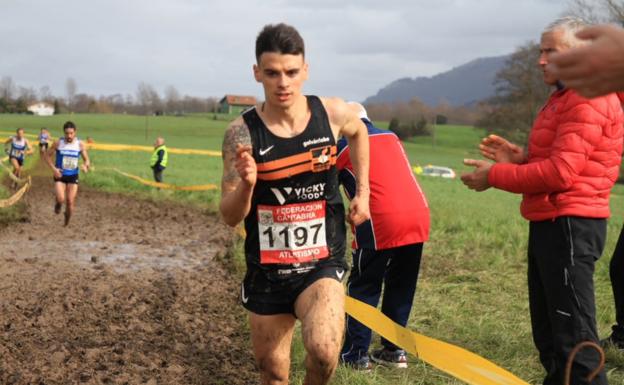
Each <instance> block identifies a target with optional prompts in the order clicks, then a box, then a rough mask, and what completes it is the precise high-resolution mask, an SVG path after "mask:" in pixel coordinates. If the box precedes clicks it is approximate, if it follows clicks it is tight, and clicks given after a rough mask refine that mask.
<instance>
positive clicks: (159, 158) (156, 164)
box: [150, 136, 169, 183]
mask: <svg viewBox="0 0 624 385" xmlns="http://www.w3.org/2000/svg"><path fill="white" fill-rule="evenodd" d="M168 158H169V154H168V152H167V147H166V146H165V139H163V137H161V136H159V137H158V138H156V141H155V142H154V152H153V153H152V158H151V160H150V167H151V168H152V170H153V171H154V180H155V181H156V182H158V183H162V181H163V176H162V173H163V171H164V170H165V168H166V167H167V160H168Z"/></svg>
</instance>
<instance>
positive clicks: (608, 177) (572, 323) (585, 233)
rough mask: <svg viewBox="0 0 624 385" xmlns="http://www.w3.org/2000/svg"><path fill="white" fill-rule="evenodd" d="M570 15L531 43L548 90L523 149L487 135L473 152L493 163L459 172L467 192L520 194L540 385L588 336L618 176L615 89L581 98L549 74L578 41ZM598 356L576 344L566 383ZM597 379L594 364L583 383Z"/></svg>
mask: <svg viewBox="0 0 624 385" xmlns="http://www.w3.org/2000/svg"><path fill="white" fill-rule="evenodd" d="M584 27H585V24H584V23H583V22H582V21H580V20H578V19H574V18H563V19H560V20H557V21H555V22H554V23H552V24H551V25H550V26H549V27H548V28H547V29H546V30H545V31H544V32H543V33H542V38H541V42H540V57H539V65H540V66H541V67H542V70H543V77H544V82H545V83H546V84H549V85H552V86H556V87H557V89H556V90H555V91H554V92H553V93H552V94H551V95H550V98H549V99H548V101H547V102H546V104H545V105H544V107H542V109H541V110H540V112H539V114H538V116H537V118H536V119H535V123H534V124H533V128H532V129H531V133H530V135H529V147H528V152H527V153H526V154H525V153H524V152H523V150H522V149H521V148H520V147H518V146H516V145H514V144H512V143H510V142H508V141H506V140H505V139H503V138H501V137H498V136H495V135H491V136H489V137H487V138H485V139H484V140H483V142H482V144H481V147H480V149H481V153H482V154H483V155H484V156H485V157H486V158H488V159H491V160H494V161H496V163H495V164H494V165H492V164H491V163H490V162H488V161H484V160H472V159H467V160H465V161H464V163H465V164H466V165H469V166H474V167H475V170H474V172H472V173H470V174H464V175H462V181H463V182H464V183H465V184H466V185H467V186H468V187H469V188H471V189H474V190H476V191H484V190H486V189H488V188H489V187H495V188H498V189H501V190H504V191H509V192H513V193H521V194H522V204H521V206H520V211H521V213H522V216H524V217H525V218H526V219H528V220H529V221H530V224H529V244H528V286H529V307H530V313H531V325H532V329H533V341H534V342H535V346H536V347H537V349H538V350H539V354H540V360H541V362H542V365H543V366H544V369H545V370H546V378H545V379H544V382H543V383H544V385H561V384H562V383H563V381H564V371H565V367H566V362H567V359H568V356H569V355H570V352H571V351H572V350H573V348H574V347H575V346H576V345H577V344H579V343H580V342H583V341H592V342H598V333H597V330H596V309H595V299H594V282H593V273H594V265H595V262H596V260H597V259H598V258H600V255H601V254H602V251H603V248H604V244H605V238H606V230H607V222H606V218H608V217H609V214H610V211H609V194H610V191H611V188H612V187H613V185H614V183H615V181H616V180H617V177H618V173H619V166H620V160H621V158H620V157H621V154H622V139H623V128H622V122H623V120H624V119H623V114H622V108H621V105H620V100H619V99H618V96H617V95H616V94H608V95H605V96H602V97H598V98H595V99H586V98H584V97H582V96H580V95H579V94H578V93H577V92H576V91H573V90H571V89H569V88H566V87H565V86H564V84H562V83H561V82H560V81H559V79H558V78H557V77H556V76H555V75H554V74H553V73H552V72H551V71H550V70H549V68H550V67H548V64H549V59H550V57H551V55H553V54H555V53H557V52H562V51H565V50H568V49H570V48H573V47H575V46H579V45H580V44H582V43H581V41H580V40H579V39H578V38H577V37H575V32H576V31H578V30H581V29H583V28H584ZM598 362H599V356H598V353H597V352H596V351H594V350H592V349H584V350H581V351H580V352H579V353H578V354H577V355H576V356H575V359H574V362H573V365H572V376H571V382H570V384H572V385H576V384H588V382H587V380H586V378H587V376H588V375H589V374H590V373H591V372H592V371H593V370H594V369H595V368H596V367H598ZM589 383H590V384H592V385H603V384H607V377H606V375H605V372H604V370H601V371H600V373H599V374H598V375H597V376H596V377H595V378H594V379H593V380H592V381H591V382H589Z"/></svg>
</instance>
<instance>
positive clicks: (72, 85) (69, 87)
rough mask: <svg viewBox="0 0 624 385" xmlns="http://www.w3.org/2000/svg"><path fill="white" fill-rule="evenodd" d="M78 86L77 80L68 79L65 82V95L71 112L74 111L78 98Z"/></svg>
mask: <svg viewBox="0 0 624 385" xmlns="http://www.w3.org/2000/svg"><path fill="white" fill-rule="evenodd" d="M77 89H78V86H77V85H76V80H74V78H67V80H66V81H65V93H66V96H67V107H68V108H69V110H70V112H73V111H74V102H75V98H76V90H77Z"/></svg>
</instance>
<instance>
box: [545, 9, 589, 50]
mask: <svg viewBox="0 0 624 385" xmlns="http://www.w3.org/2000/svg"><path fill="white" fill-rule="evenodd" d="M588 26H589V24H588V23H587V22H586V21H585V20H583V19H581V18H579V17H575V16H565V17H561V18H559V19H557V20H555V21H553V22H552V23H550V24H549V25H548V26H547V27H546V28H545V29H544V32H542V33H547V32H554V31H562V32H563V39H564V42H565V43H566V44H567V45H568V47H570V48H572V47H577V46H579V45H582V44H585V42H584V41H583V40H581V39H579V38H577V37H576V33H577V32H579V31H580V30H582V29H585V28H587V27H588Z"/></svg>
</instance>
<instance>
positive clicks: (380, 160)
mask: <svg viewBox="0 0 624 385" xmlns="http://www.w3.org/2000/svg"><path fill="white" fill-rule="evenodd" d="M350 106H351V108H352V109H354V111H355V112H357V113H358V114H359V116H360V118H361V119H362V121H363V122H364V124H365V125H366V127H367V129H368V137H369V145H370V171H369V183H370V191H371V192H370V201H369V207H370V214H371V219H370V220H368V221H365V222H364V223H362V224H360V225H358V226H355V227H354V240H353V245H352V246H353V267H352V270H351V274H350V275H349V280H348V283H347V294H348V295H349V296H351V297H353V298H355V299H358V300H360V301H363V302H365V303H367V304H369V305H372V306H377V303H378V302H379V297H380V296H381V288H382V284H383V286H384V296H383V301H382V312H383V313H384V314H385V315H387V316H388V317H390V319H392V320H393V321H395V322H396V323H398V324H400V325H402V326H405V325H406V324H407V320H408V318H409V314H410V310H411V308H412V301H413V299H414V293H415V292H416V281H417V280H418V271H419V268H420V259H421V255H422V249H423V242H425V241H427V240H428V238H429V207H428V205H427V200H426V199H425V195H424V193H423V192H422V190H421V188H420V186H419V185H418V183H417V182H416V178H415V176H414V173H413V172H412V168H411V166H410V163H409V160H408V159H407V156H406V155H405V151H404V150H403V146H402V145H401V142H400V141H399V138H398V137H397V136H396V135H395V134H394V133H393V132H392V131H388V130H381V129H379V128H376V127H375V126H374V125H373V124H372V123H371V121H370V120H369V119H368V117H367V116H366V110H365V109H364V107H363V106H361V105H360V104H358V103H350ZM336 167H337V168H338V170H339V172H340V173H339V179H340V183H341V184H342V186H343V187H344V189H345V192H346V194H347V196H348V197H349V198H351V197H353V196H354V194H355V186H356V179H355V174H354V172H353V166H352V164H351V161H350V158H349V146H348V145H347V141H346V139H344V138H343V139H341V140H339V141H338V159H337V161H336ZM370 342H371V330H370V329H369V328H367V327H366V326H364V325H362V324H361V323H360V322H358V321H356V320H355V319H353V318H352V317H347V326H346V335H345V341H344V344H343V347H342V352H341V357H340V358H341V361H342V362H343V363H344V364H347V365H350V366H352V367H354V368H356V369H361V370H368V369H370V367H371V364H370V360H371V359H372V360H373V361H375V362H377V363H380V364H385V365H388V366H394V367H401V368H404V367H407V357H406V354H405V351H403V350H402V349H399V348H398V347H397V346H395V345H394V344H393V343H391V342H390V341H387V340H385V339H383V338H382V339H381V344H382V346H383V348H382V349H380V350H377V351H374V352H373V353H372V354H371V355H370V358H369V355H368V348H369V345H370Z"/></svg>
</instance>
